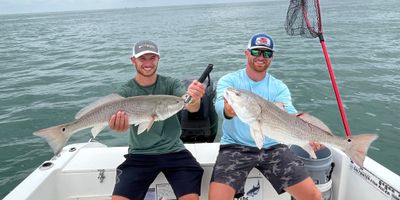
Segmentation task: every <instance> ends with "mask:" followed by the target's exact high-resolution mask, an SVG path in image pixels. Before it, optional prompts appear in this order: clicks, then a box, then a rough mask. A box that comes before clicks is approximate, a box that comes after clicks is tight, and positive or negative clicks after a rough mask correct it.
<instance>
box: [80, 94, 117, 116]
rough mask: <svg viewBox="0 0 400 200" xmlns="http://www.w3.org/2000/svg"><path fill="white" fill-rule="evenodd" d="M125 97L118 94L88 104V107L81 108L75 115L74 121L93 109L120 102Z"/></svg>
mask: <svg viewBox="0 0 400 200" xmlns="http://www.w3.org/2000/svg"><path fill="white" fill-rule="evenodd" d="M124 98H125V97H122V96H120V95H118V94H110V95H107V96H105V97H102V98H101V99H99V100H97V101H95V102H93V103H91V104H89V105H88V106H86V107H84V108H82V109H81V110H80V111H79V112H78V113H76V115H75V119H79V118H81V117H82V116H83V115H85V114H87V113H88V112H90V111H91V110H93V109H95V108H96V107H99V106H102V105H104V104H106V103H108V102H112V101H116V100H121V99H124Z"/></svg>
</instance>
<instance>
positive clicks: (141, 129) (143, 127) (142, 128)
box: [137, 115, 156, 135]
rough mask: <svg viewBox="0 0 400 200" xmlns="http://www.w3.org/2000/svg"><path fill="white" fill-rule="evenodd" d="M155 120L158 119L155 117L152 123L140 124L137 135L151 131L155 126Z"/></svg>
mask: <svg viewBox="0 0 400 200" xmlns="http://www.w3.org/2000/svg"><path fill="white" fill-rule="evenodd" d="M155 119H156V117H155V115H153V117H152V118H151V120H150V121H147V122H142V123H140V124H139V127H138V131H137V134H138V135H139V134H141V133H143V132H144V131H145V130H147V131H149V130H150V129H151V127H152V126H153V124H154V121H155Z"/></svg>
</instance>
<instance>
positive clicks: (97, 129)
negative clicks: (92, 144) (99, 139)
mask: <svg viewBox="0 0 400 200" xmlns="http://www.w3.org/2000/svg"><path fill="white" fill-rule="evenodd" d="M106 126H107V124H97V125H96V126H94V127H93V128H92V129H91V130H90V132H92V136H93V138H95V137H96V136H97V135H98V134H99V133H100V132H101V131H102V130H103V129H104V128H106Z"/></svg>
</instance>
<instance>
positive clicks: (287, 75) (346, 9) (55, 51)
mask: <svg viewBox="0 0 400 200" xmlns="http://www.w3.org/2000/svg"><path fill="white" fill-rule="evenodd" d="M287 7H288V1H285V2H284V1H261V2H253V3H235V4H215V5H195V6H174V7H155V8H126V9H118V10H102V11H84V12H63V13H43V14H22V15H0V162H1V165H0V197H4V196H5V195H6V194H7V193H8V192H10V191H11V190H12V189H13V188H14V187H15V186H16V185H17V184H19V183H20V182H21V181H22V180H23V179H24V178H25V177H26V176H28V175H29V173H31V172H32V171H33V170H34V169H35V168H36V167H38V166H39V165H40V164H41V163H42V162H43V161H45V160H47V159H49V158H51V157H52V152H51V150H50V148H49V146H48V145H47V143H46V142H45V141H44V140H43V139H41V138H39V137H36V136H33V135H32V133H33V132H34V131H36V130H38V129H42V128H46V127H49V126H53V125H57V124H61V123H65V122H69V121H71V120H73V118H74V115H75V113H76V112H78V111H79V110H80V109H81V108H82V107H84V106H85V105H87V104H89V103H90V102H92V101H94V100H96V99H98V98H100V97H102V96H106V95H108V94H110V93H112V92H113V91H114V90H115V89H116V88H117V87H118V86H120V85H121V84H123V83H124V82H125V81H126V80H128V79H130V78H132V77H133V76H134V68H133V66H132V65H131V64H130V60H129V57H130V54H131V50H132V45H133V44H134V42H136V41H138V40H140V39H151V40H154V41H156V42H157V43H158V44H159V47H160V52H161V60H160V65H159V73H160V74H164V75H169V76H175V77H179V78H181V79H193V78H197V77H198V76H199V75H200V74H201V72H202V71H203V70H204V68H205V67H206V66H207V65H208V64H209V63H213V64H214V70H213V72H212V74H211V76H212V78H213V79H214V80H215V81H216V80H218V78H220V77H221V76H223V75H224V74H226V73H228V72H231V71H234V70H237V69H240V68H243V67H244V66H245V58H244V50H245V48H246V45H247V41H248V39H249V37H250V36H251V35H252V34H254V33H257V32H268V33H269V34H270V35H272V36H273V38H274V40H275V46H276V48H277V52H276V53H275V57H274V61H273V64H272V66H271V68H270V73H272V74H273V75H275V76H276V77H278V78H279V79H282V80H283V81H284V82H286V83H287V85H288V86H289V88H290V90H291V92H292V96H293V100H294V104H295V106H296V108H297V109H298V110H299V111H304V112H309V113H311V114H312V115H314V116H316V117H318V118H320V119H321V120H322V121H324V122H325V123H326V124H327V125H328V126H329V127H330V128H331V129H332V131H333V132H334V133H335V134H337V135H339V136H342V137H344V136H345V132H344V129H343V125H342V122H341V119H340V114H339V112H338V108H337V105H336V100H335V97H334V93H333V90H332V86H331V83H330V80H329V75H328V72H327V68H326V65H325V61H324V57H323V54H322V50H321V46H320V43H319V40H318V39H306V38H302V37H300V36H296V37H291V36H288V35H287V34H286V32H285V29H284V23H285V19H286V11H287ZM398 7H400V1H398V0H386V1H373V0H336V1H327V0H322V1H321V8H322V19H323V31H324V36H325V40H326V44H327V47H328V51H329V55H330V57H331V61H332V66H333V68H334V70H335V75H336V80H337V83H338V87H339V89H340V92H341V96H342V100H343V103H344V104H345V111H346V114H347V118H348V122H349V126H350V129H351V131H352V134H359V133H376V134H378V135H379V136H380V137H379V139H378V140H377V141H376V142H374V143H373V144H372V148H371V149H370V150H369V152H368V156H370V157H371V158H373V159H374V160H376V161H377V162H379V163H381V164H382V165H384V166H385V167H387V168H389V169H390V170H392V171H394V172H395V173H397V174H400V167H399V166H400V155H399V154H398V151H399V144H398V143H399V142H400V122H399V118H400V112H399V111H400V109H399V108H400V92H399V88H400V69H399V67H400V57H399V55H400V47H399V46H400V34H399V32H400V20H399V19H400V12H398V9H396V8H398ZM89 138H90V130H89V129H87V130H84V131H81V132H79V133H77V134H75V135H73V136H72V138H71V139H70V140H69V142H68V143H76V142H86V141H88V140H89ZM97 139H98V140H99V141H101V142H103V143H105V144H107V145H110V146H125V145H126V134H125V135H124V134H116V133H114V132H112V131H110V130H105V131H104V132H102V133H101V134H100V135H99V136H98V138H97ZM217 140H218V138H217Z"/></svg>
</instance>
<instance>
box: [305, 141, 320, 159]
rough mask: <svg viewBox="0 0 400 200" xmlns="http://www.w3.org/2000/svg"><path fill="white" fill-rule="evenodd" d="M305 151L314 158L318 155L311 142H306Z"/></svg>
mask: <svg viewBox="0 0 400 200" xmlns="http://www.w3.org/2000/svg"><path fill="white" fill-rule="evenodd" d="M303 149H304V151H306V152H307V153H308V154H310V157H311V158H312V159H317V155H316V154H315V152H314V149H313V148H312V146H311V145H310V144H306V145H304V146H303Z"/></svg>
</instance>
